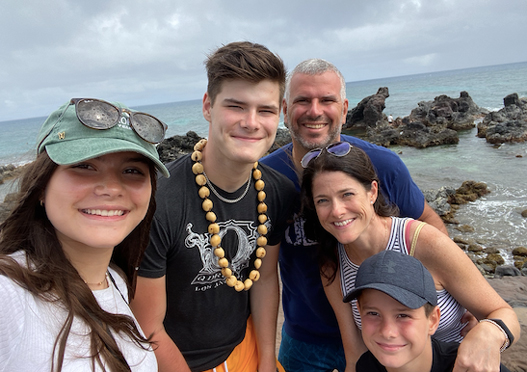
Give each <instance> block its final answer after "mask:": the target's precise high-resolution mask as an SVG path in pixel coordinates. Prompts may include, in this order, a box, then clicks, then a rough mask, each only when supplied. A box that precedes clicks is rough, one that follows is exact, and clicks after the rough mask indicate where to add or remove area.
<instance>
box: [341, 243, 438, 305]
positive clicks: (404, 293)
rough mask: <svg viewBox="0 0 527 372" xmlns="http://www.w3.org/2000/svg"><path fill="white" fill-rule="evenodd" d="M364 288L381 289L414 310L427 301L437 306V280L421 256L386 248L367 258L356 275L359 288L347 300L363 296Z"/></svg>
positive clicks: (356, 286)
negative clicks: (424, 264) (422, 261)
mask: <svg viewBox="0 0 527 372" xmlns="http://www.w3.org/2000/svg"><path fill="white" fill-rule="evenodd" d="M364 289H377V290H379V291H381V292H384V293H386V294H387V295H388V296H390V297H392V298H393V299H395V300H397V301H399V302H400V303H402V304H403V305H404V306H406V307H408V308H410V309H418V308H420V307H421V306H423V305H424V304H425V303H427V302H428V303H430V304H431V305H433V306H436V305H437V293H436V288H435V284H434V279H433V278H432V275H431V274H430V272H429V271H428V270H427V269H426V267H424V266H423V264H422V263H421V261H419V260H418V259H416V258H414V257H412V256H410V255H407V254H404V253H400V252H395V251H392V250H385V251H382V252H380V253H378V254H376V255H374V256H371V257H369V258H367V259H366V260H364V262H363V263H362V264H361V265H360V267H359V270H358V272H357V277H356V278H355V289H354V290H353V291H351V292H350V293H348V294H347V295H346V296H345V297H344V300H343V301H344V302H350V301H351V300H353V299H355V298H357V297H359V296H360V294H361V292H362V291H363V290H364Z"/></svg>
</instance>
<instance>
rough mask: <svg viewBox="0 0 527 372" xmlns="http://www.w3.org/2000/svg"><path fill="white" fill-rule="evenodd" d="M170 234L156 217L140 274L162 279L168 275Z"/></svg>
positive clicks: (140, 266)
mask: <svg viewBox="0 0 527 372" xmlns="http://www.w3.org/2000/svg"><path fill="white" fill-rule="evenodd" d="M170 244H171V243H170V239H169V233H168V231H167V229H166V228H165V226H164V225H163V224H162V223H161V221H159V219H158V216H157V215H156V216H154V219H153V220H152V226H151V228H150V243H149V244H148V247H147V248H146V251H145V255H144V257H143V260H142V261H141V265H139V271H138V274H139V275H140V276H143V277H147V278H160V277H162V276H164V275H166V268H167V251H168V247H170Z"/></svg>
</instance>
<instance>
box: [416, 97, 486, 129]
mask: <svg viewBox="0 0 527 372" xmlns="http://www.w3.org/2000/svg"><path fill="white" fill-rule="evenodd" d="M487 113H488V110H486V109H482V108H480V107H479V106H478V105H476V104H475V103H474V101H473V100H472V98H471V97H470V95H469V94H468V93H467V92H465V91H463V92H461V93H460V94H459V98H450V97H449V96H447V95H444V94H443V95H440V96H437V97H435V98H434V100H433V101H421V102H419V103H418V104H417V108H415V109H413V110H412V112H411V113H410V116H408V120H409V121H410V122H416V121H417V122H421V123H423V124H424V125H426V126H427V127H438V126H439V127H443V128H448V129H453V130H455V131H459V130H467V129H472V128H474V127H475V126H476V125H475V123H474V122H475V120H476V119H478V118H481V117H483V116H484V115H485V114H487Z"/></svg>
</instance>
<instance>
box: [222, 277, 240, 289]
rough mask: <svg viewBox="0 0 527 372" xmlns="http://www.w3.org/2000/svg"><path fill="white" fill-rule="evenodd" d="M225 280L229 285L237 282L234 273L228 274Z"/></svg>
mask: <svg viewBox="0 0 527 372" xmlns="http://www.w3.org/2000/svg"><path fill="white" fill-rule="evenodd" d="M225 282H226V283H227V285H228V286H229V287H234V286H235V285H236V283H237V282H238V279H236V277H235V276H234V275H232V276H229V277H228V278H227V279H225Z"/></svg>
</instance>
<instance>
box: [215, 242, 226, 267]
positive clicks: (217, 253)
mask: <svg viewBox="0 0 527 372" xmlns="http://www.w3.org/2000/svg"><path fill="white" fill-rule="evenodd" d="M214 255H215V256H216V257H218V258H223V257H225V250H224V249H223V248H222V247H218V248H216V249H215V250H214ZM222 267H223V266H222Z"/></svg>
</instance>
